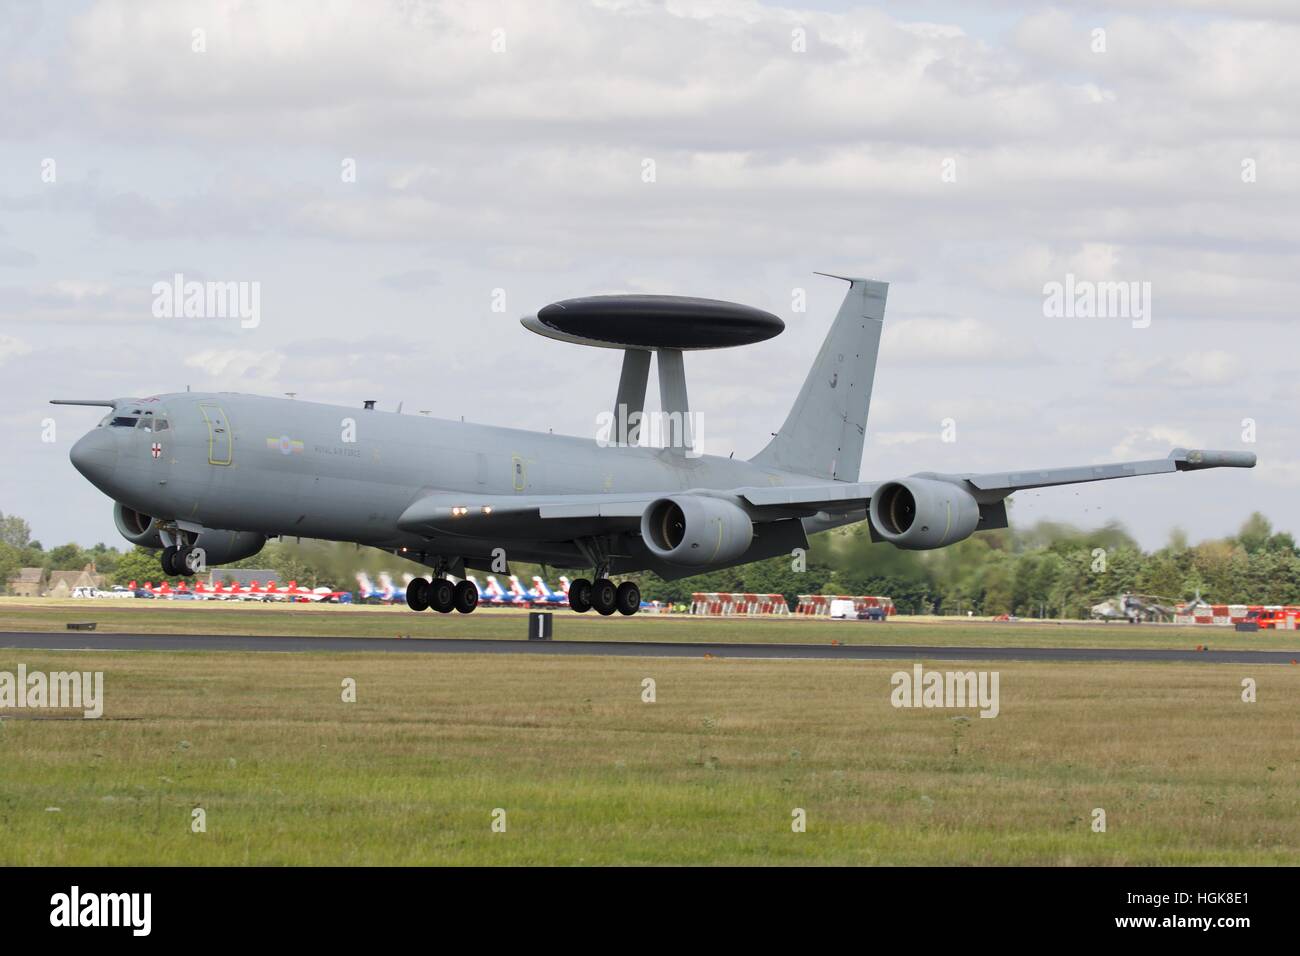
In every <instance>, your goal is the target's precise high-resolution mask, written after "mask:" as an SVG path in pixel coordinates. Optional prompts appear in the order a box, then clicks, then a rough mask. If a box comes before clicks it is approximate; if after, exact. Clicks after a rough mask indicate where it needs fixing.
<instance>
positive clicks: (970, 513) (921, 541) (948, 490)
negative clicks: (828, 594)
mask: <svg viewBox="0 0 1300 956" xmlns="http://www.w3.org/2000/svg"><path fill="white" fill-rule="evenodd" d="M870 516H871V527H872V530H873V531H875V532H876V534H877V535H879V536H880V537H881V538H884V539H885V540H886V541H889V542H890V543H892V544H893V545H894V546H895V547H899V548H904V549H906V550H908V551H925V550H928V549H930V548H942V547H945V546H946V545H950V544H956V543H957V542H958V541H962V540H965V539H966V538H969V537H970V536H971V534H972V533H973V532H974V531H975V528H976V527H977V526H978V525H979V523H980V506H979V503H978V502H977V501H976V500H975V498H974V497H973V496H972V495H971V494H970V492H968V491H966V490H964V489H963V488H960V487H959V486H957V485H954V484H951V483H950V482H947V481H934V480H933V479H930V478H899V479H897V480H894V481H886V482H885V483H884V484H882V485H881V486H880V487H879V488H877V489H876V492H875V494H873V495H872V496H871V508H870Z"/></svg>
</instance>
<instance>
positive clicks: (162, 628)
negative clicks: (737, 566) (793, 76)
mask: <svg viewBox="0 0 1300 956" xmlns="http://www.w3.org/2000/svg"><path fill="white" fill-rule="evenodd" d="M86 620H93V621H96V622H98V627H99V630H100V631H104V632H109V633H112V632H116V633H142V634H150V633H153V634H173V633H174V634H186V633H192V634H193V633H203V634H264V635H311V636H325V637H398V636H402V637H429V638H439V637H442V638H485V639H500V638H513V639H521V638H523V637H525V636H526V634H527V625H526V623H525V621H524V612H523V611H517V610H513V609H498V608H481V609H480V610H478V611H475V612H474V613H473V614H470V615H464V614H447V615H443V614H436V613H434V612H432V611H426V612H424V613H422V614H416V613H415V612H413V611H410V610H408V609H407V608H406V607H405V606H401V607H382V606H361V605H358V606H347V605H301V604H298V605H292V604H245V603H238V602H216V601H212V602H209V601H192V602H172V601H134V600H128V601H112V600H99V601H72V600H65V601H48V600H47V601H33V600H30V599H28V600H23V599H18V598H0V632H3V631H62V630H64V629H65V627H66V624H67V622H69V621H86ZM555 626H556V636H557V637H558V638H560V639H562V640H577V641H581V640H627V641H719V642H743V643H829V642H830V641H832V640H837V641H840V642H841V643H854V644H974V645H989V646H999V645H1001V646H1008V645H1009V646H1023V647H1165V648H1183V649H1187V648H1194V647H1196V646H1198V645H1207V646H1209V647H1211V648H1214V649H1217V650H1284V649H1294V650H1295V651H1296V653H1297V657H1298V658H1300V631H1261V632H1258V633H1255V634H1243V633H1238V632H1236V631H1234V630H1233V629H1232V628H1222V627H1172V626H1160V625H1138V626H1133V625H1127V624H1085V623H1065V624H1055V623H1034V622H1029V621H1022V622H1018V623H995V622H989V621H968V620H962V619H943V618H922V619H916V620H910V619H908V618H907V617H905V616H900V617H895V618H894V619H893V620H891V621H890V623H888V624H884V625H881V624H868V623H866V622H860V621H831V620H829V619H826V618H820V619H812V618H806V617H793V616H792V617H788V618H706V617H693V616H691V615H684V614H678V615H660V614H638V615H636V616H634V617H630V618H625V617H622V616H621V615H614V616H612V617H608V618H603V617H600V616H599V615H598V614H595V613H594V612H589V613H587V614H575V613H573V612H572V611H569V610H566V609H559V610H557V611H556V612H555Z"/></svg>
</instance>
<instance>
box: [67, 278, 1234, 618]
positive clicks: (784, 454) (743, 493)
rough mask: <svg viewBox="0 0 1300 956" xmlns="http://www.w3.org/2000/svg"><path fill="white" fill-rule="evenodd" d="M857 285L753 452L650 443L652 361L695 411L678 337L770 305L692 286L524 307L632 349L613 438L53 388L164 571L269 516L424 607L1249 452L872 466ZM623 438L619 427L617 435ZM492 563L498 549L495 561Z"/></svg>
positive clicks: (278, 527)
mask: <svg viewBox="0 0 1300 956" xmlns="http://www.w3.org/2000/svg"><path fill="white" fill-rule="evenodd" d="M835 278H844V279H845V280H846V281H848V283H849V289H848V293H847V295H846V297H845V299H844V302H843V304H842V305H841V307H840V309H839V312H838V314H837V315H836V317H835V320H834V322H833V324H832V325H831V328H830V331H829V332H828V334H827V335H826V339H825V341H824V342H823V344H822V347H821V350H820V351H819V353H818V355H817V358H816V360H815V361H814V363H813V366H812V369H811V370H810V371H809V373H808V376H807V379H806V380H805V381H804V383H803V387H802V388H801V389H800V391H799V394H798V396H797V397H796V399H795V401H794V405H793V406H792V408H791V409H790V412H789V414H788V416H787V417H786V420H785V423H784V424H783V425H782V426H781V429H780V430H779V431H778V432H775V433H774V435H773V437H772V439H771V441H770V442H769V443H768V444H767V446H766V447H765V448H764V449H763V450H762V451H760V452H759V453H758V454H757V455H755V456H754V457H753V458H752V459H750V460H748V461H737V460H733V459H731V458H722V457H715V456H711V455H703V454H693V453H691V447H692V446H691V441H692V439H691V434H690V429H689V428H686V427H679V428H677V429H676V430H675V431H674V432H673V434H672V440H671V441H670V442H669V443H668V447H650V446H648V445H645V444H641V443H638V442H637V432H638V426H637V423H636V421H634V419H638V416H639V415H640V413H641V411H642V406H643V405H644V402H645V394H646V385H647V380H648V375H649V367H650V359H651V357H652V355H653V356H655V357H656V364H657V367H658V375H659V391H660V395H661V401H662V403H663V405H664V412H665V413H668V414H670V415H681V416H684V418H682V419H679V421H689V408H688V405H687V401H686V383H685V378H684V372H683V362H682V352H683V350H686V349H694V348H716V347H724V346H730V345H739V344H745V343H749V342H756V341H761V340H763V339H766V338H770V337H771V336H772V335H775V334H777V333H779V332H780V331H781V329H782V328H783V323H782V322H781V320H780V319H778V318H777V317H776V316H773V315H769V314H768V313H765V312H760V311H759V310H757V309H750V308H747V307H744V306H739V305H734V304H732V303H725V302H717V301H714V300H705V299H691V298H685V297H679V296H593V297H588V298H581V299H570V300H566V301H564V302H560V303H555V304H552V305H549V306H547V307H545V308H543V309H541V310H540V311H539V312H537V313H536V314H534V315H530V316H528V317H526V318H524V319H523V320H522V322H523V324H524V325H525V326H526V327H527V328H529V329H531V330H533V331H535V332H538V333H540V334H543V335H548V336H550V337H552V338H556V339H561V340H564V341H570V342H577V343H581V344H586V345H596V346H602V347H606V348H614V349H622V350H623V352H624V356H623V369H622V377H621V379H620V381H619V389H618V395H617V398H616V402H615V409H616V415H617V418H618V424H619V426H620V429H619V432H618V434H619V440H617V441H613V442H610V441H602V440H600V439H592V438H580V437H571V436H564V435H553V434H543V433H535V432H529V431H522V430H518V429H511V428H497V427H491V426H487V425H478V424H470V423H465V422H461V421H445V420H440V419H437V418H432V417H426V416H423V415H402V414H400V413H392V412H385V411H381V410H379V409H376V408H374V403H373V402H366V403H365V406H364V407H363V408H360V409H357V408H350V407H345V406H339V405H325V404H317V403H313V402H307V401H301V400H292V399H287V398H265V397H257V396H252V395H242V394H234V393H227V392H219V393H191V392H179V393H172V394H165V395H154V396H149V397H146V398H114V399H103V400H84V401H83V400H59V401H57V403H58V404H69V405H99V406H105V407H107V408H109V409H111V410H110V411H109V412H108V414H107V415H105V417H104V418H103V420H102V421H101V422H100V423H99V425H98V427H96V428H95V429H93V430H92V431H91V432H89V433H88V434H87V435H85V436H84V437H82V438H81V439H79V440H78V441H77V443H76V444H75V446H74V447H73V448H72V451H71V459H72V463H73V465H74V466H75V467H76V468H77V470H78V471H80V472H81V473H82V475H84V476H85V477H86V478H87V479H89V480H90V481H91V482H92V483H93V484H94V485H95V486H96V487H98V488H99V489H100V490H101V491H103V492H104V493H105V494H106V495H108V496H109V497H110V498H112V499H113V501H114V518H115V520H116V523H117V527H118V529H119V530H120V531H121V533H122V534H123V536H125V538H126V539H127V540H128V541H130V542H132V543H134V544H139V545H144V546H147V547H151V548H160V549H161V552H162V553H161V562H162V567H163V570H164V572H165V573H168V574H192V573H194V571H195V570H197V569H200V568H201V567H203V566H204V565H205V564H210V565H220V564H224V563H229V562H231V561H236V560H239V559H242V558H246V557H249V556H251V555H253V554H256V553H257V552H258V551H259V550H260V549H261V548H262V546H263V545H264V544H265V542H266V540H267V538H268V537H272V536H285V535H288V536H302V537H311V538H321V539H328V540H333V541H346V542H355V543H358V544H362V545H368V546H371V547H375V548H380V549H383V550H386V551H390V552H392V553H393V554H398V555H401V556H403V557H406V558H410V559H412V560H415V561H417V562H420V563H422V564H424V565H425V566H426V567H428V568H430V569H431V575H430V577H429V578H416V579H414V580H413V581H412V582H411V585H410V586H408V588H407V591H406V600H407V603H408V604H409V605H410V607H411V608H413V609H414V610H425V609H427V608H433V609H434V610H437V611H440V612H444V613H446V612H450V611H452V610H456V611H460V612H463V613H469V612H470V611H473V610H474V607H475V606H476V603H477V591H476V589H475V588H474V586H473V584H472V583H471V582H468V581H465V580H460V581H459V582H457V583H454V582H453V580H452V578H453V577H460V578H463V577H464V575H465V569H467V568H471V569H482V570H498V571H499V570H503V568H501V567H500V562H501V561H502V560H503V558H506V557H507V556H508V559H509V560H518V561H529V562H539V563H547V564H550V565H553V566H555V567H560V568H579V569H581V568H592V569H593V571H594V575H593V578H594V580H589V579H586V578H580V579H578V580H575V581H573V582H572V584H571V585H570V588H569V601H570V606H571V607H572V608H573V609H574V610H575V611H579V612H583V611H588V610H591V609H595V610H596V611H597V612H599V613H601V614H612V613H614V612H616V611H617V612H620V613H622V614H634V613H636V611H637V609H638V608H639V607H640V603H641V600H640V598H641V595H640V591H639V589H638V587H637V585H636V584H635V582H633V581H624V582H623V583H622V584H618V585H615V584H614V583H613V582H612V581H611V580H610V576H611V575H621V574H627V573H629V572H635V571H640V570H645V569H649V570H653V571H654V572H655V573H657V574H659V575H661V576H662V577H664V578H666V579H670V580H671V579H676V578H680V577H684V576H686V575H691V574H698V573H701V572H704V571H710V570H715V569H719V568H725V567H731V566H735V565H739V564H745V563H748V562H751V561H758V560H761V559H764V558H770V557H774V556H776V555H789V554H792V553H793V552H794V551H795V549H798V548H804V547H806V546H807V544H808V535H809V534H811V533H814V532H818V531H824V530H827V529H830V528H834V527H837V526H840V525H845V524H849V523H852V522H857V521H862V520H864V519H865V520H866V521H868V523H869V530H870V534H871V536H872V537H873V538H874V539H875V540H878V541H887V542H890V543H891V544H893V545H895V546H896V547H899V548H905V549H929V548H941V547H944V546H946V545H950V544H953V543H955V542H958V541H961V540H963V539H964V538H967V537H969V536H970V535H971V534H973V533H974V532H976V531H980V530H985V529H990V528H1002V527H1006V524H1007V511H1006V499H1007V497H1008V496H1009V495H1010V494H1012V493H1013V492H1015V491H1019V490H1022V489H1027V488H1044V487H1049V486H1053V485H1067V484H1074V483H1077V482H1088V481H1101V480H1105V479H1111V478H1128V477H1134V476H1138V475H1154V474H1162V473H1165V472H1175V471H1195V470H1198V469H1203V468H1216V467H1224V466H1226V467H1237V468H1250V467H1253V466H1254V464H1255V456H1254V455H1253V454H1250V453H1245V452H1226V451H1189V450H1186V449H1175V450H1173V451H1172V452H1170V454H1169V455H1168V457H1166V458H1160V459H1154V460H1148V461H1131V462H1123V463H1118V464H1103V465H1082V466H1077V467H1069V468H1055V469H1047V470H1043V471H1020V472H1010V471H1008V472H994V473H989V474H973V473H968V474H939V473H933V472H922V473H918V474H913V475H909V476H906V477H897V478H891V479H887V480H883V481H860V480H859V476H858V472H859V466H860V463H861V459H862V450H863V440H864V437H865V434H866V424H867V412H868V408H869V405H870V402H871V390H872V383H873V379H874V376H875V368H876V357H877V353H878V350H879V345H880V334H881V329H882V327H883V322H884V315H885V299H886V294H887V291H888V285H887V284H886V283H884V282H876V281H871V280H867V279H860V278H849V277H835ZM625 435H627V436H630V440H624V436H625ZM494 562H496V566H495V567H494Z"/></svg>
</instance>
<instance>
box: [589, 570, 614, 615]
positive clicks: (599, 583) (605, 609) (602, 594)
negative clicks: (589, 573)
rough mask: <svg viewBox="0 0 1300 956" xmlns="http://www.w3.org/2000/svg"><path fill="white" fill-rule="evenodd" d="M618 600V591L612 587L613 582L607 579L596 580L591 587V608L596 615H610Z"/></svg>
mask: <svg viewBox="0 0 1300 956" xmlns="http://www.w3.org/2000/svg"><path fill="white" fill-rule="evenodd" d="M617 599H618V589H617V588H615V587H614V582H613V581H611V580H610V579H609V578H596V580H595V581H594V582H592V585H591V606H592V607H593V608H595V609H596V611H597V613H599V614H604V615H607V616H608V615H610V614H613V613H614V611H615V606H614V605H615V602H616V601H617Z"/></svg>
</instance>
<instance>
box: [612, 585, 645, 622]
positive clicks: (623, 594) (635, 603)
mask: <svg viewBox="0 0 1300 956" xmlns="http://www.w3.org/2000/svg"><path fill="white" fill-rule="evenodd" d="M614 606H615V607H616V608H617V609H618V613H619V614H635V613H636V612H637V611H639V610H641V589H640V588H639V587H637V586H636V583H635V582H633V581H624V582H623V583H622V584H620V585H619V586H618V590H617V591H615V592H614Z"/></svg>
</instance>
